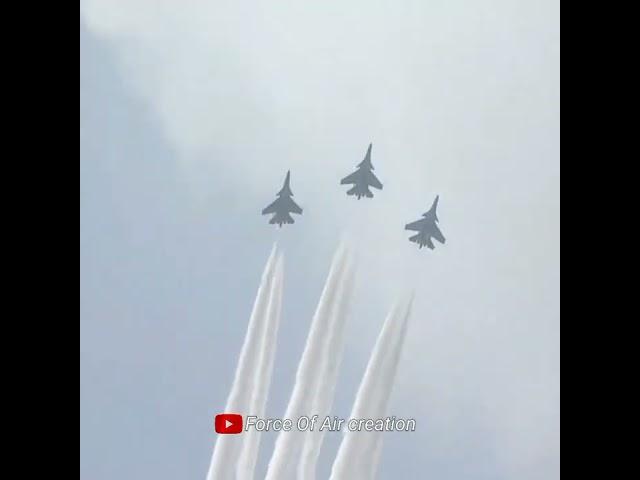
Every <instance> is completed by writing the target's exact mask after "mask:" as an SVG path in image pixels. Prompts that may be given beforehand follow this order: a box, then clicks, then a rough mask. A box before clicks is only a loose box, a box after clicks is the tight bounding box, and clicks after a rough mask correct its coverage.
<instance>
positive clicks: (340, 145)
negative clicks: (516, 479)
mask: <svg viewBox="0 0 640 480" xmlns="http://www.w3.org/2000/svg"><path fill="white" fill-rule="evenodd" d="M82 15H83V19H84V22H85V23H86V25H87V26H88V27H89V28H91V29H92V31H93V32H94V33H97V34H99V35H101V36H102V37H103V38H104V39H105V40H106V41H108V42H109V43H110V44H111V45H112V46H113V48H114V50H115V51H116V52H117V54H118V58H119V59H120V60H121V64H122V71H123V77H124V78H126V80H127V81H128V82H130V85H131V87H132V88H133V90H134V91H135V92H137V94H138V95H140V96H141V97H143V98H144V99H145V100H146V101H147V103H148V105H149V106H150V107H151V108H152V109H153V110H154V111H155V113H156V114H157V115H158V118H159V119H160V120H161V122H162V125H163V127H164V130H165V133H166V135H167V137H168V138H169V139H170V140H171V142H172V145H173V146H174V148H175V149H176V151H177V155H178V158H179V161H180V163H181V164H182V165H184V172H185V175H186V176H188V177H190V178H191V179H192V180H193V183H194V185H195V187H194V188H196V189H200V188H202V185H212V184H215V179H216V177H217V176H218V175H219V173H220V171H225V172H230V174H229V175H226V176H225V178H236V179H237V183H236V184H231V185H225V186H222V185H218V188H238V187H243V188H245V189H246V191H247V197H248V201H252V202H257V203H259V202H261V201H263V200H264V201H265V202H267V201H268V200H269V199H270V198H271V196H272V195H273V193H275V191H276V190H277V188H278V184H279V183H280V182H281V181H282V177H283V175H284V172H285V171H286V170H287V169H289V168H290V169H291V170H292V175H293V178H292V185H293V191H294V193H295V194H296V200H297V201H298V202H299V203H300V204H301V205H302V206H303V207H304V208H305V216H304V217H303V220H301V222H300V227H301V228H302V226H303V225H304V228H305V229H306V232H307V233H305V235H306V237H305V238H307V239H308V241H309V242H310V245H312V244H314V243H317V242H322V241H327V240H328V241H330V242H335V237H336V234H334V235H333V236H329V235H328V234H327V233H326V232H337V231H341V230H343V229H346V230H347V231H348V232H350V235H351V237H352V239H353V240H354V241H355V243H356V244H357V245H358V246H359V250H360V256H361V259H360V260H361V261H360V267H359V278H360V279H361V285H360V286H359V292H357V293H356V295H355V298H356V303H358V300H357V299H358V298H360V299H364V298H367V299H369V300H368V301H367V302H362V305H361V306H360V307H357V308H356V313H359V316H358V317H357V318H355V319H354V320H355V323H356V326H355V327H354V328H357V329H359V331H360V332H362V327H363V326H364V325H366V326H368V325H370V324H371V322H372V320H371V315H373V314H375V315H376V316H375V320H374V323H375V325H376V327H377V326H379V325H380V324H381V322H382V316H383V314H384V312H385V311H386V309H387V307H388V305H389V304H390V302H391V300H392V298H393V297H394V296H395V295H396V294H397V293H399V292H401V291H403V290H405V289H406V288H414V289H415V290H416V306H415V314H414V319H413V321H412V325H411V326H410V335H409V338H408V344H407V351H406V352H405V355H404V359H405V363H404V367H403V368H405V369H406V372H407V373H412V374H413V378H420V379H421V380H420V381H417V382H412V381H409V380H408V378H409V375H408V374H407V375H406V376H405V377H404V380H400V389H399V392H398V395H397V398H398V401H403V402H406V403H407V404H409V403H411V402H412V399H415V398H420V401H419V402H417V401H415V400H413V403H414V404H415V408H418V409H430V410H431V411H433V410H436V411H437V412H438V413H439V415H440V418H441V419H442V420H441V424H440V425H436V426H435V427H434V428H436V431H435V432H434V435H437V434H441V435H442V436H443V437H444V436H445V435H454V436H455V435H458V434H461V433H460V432H461V431H462V430H464V428H465V425H464V424H457V423H456V422H455V419H456V418H457V414H458V413H459V412H460V410H461V409H464V408H466V407H467V405H468V402H469V401H473V402H475V405H476V406H477V407H478V413H477V415H478V421H481V422H486V423H487V424H488V425H490V426H491V427H490V428H488V430H489V431H490V432H491V435H492V436H493V437H492V440H493V441H494V442H495V444H496V450H497V451H499V452H501V454H500V458H499V461H500V462H502V465H503V467H504V469H505V471H507V472H509V473H511V474H512V475H511V476H520V477H521V476H522V475H520V474H523V472H526V471H529V470H530V471H543V470H540V469H539V468H538V467H540V466H539V463H540V462H542V463H544V465H547V466H548V468H549V469H552V470H553V469H555V464H554V462H555V459H556V457H557V451H558V446H557V442H556V438H557V435H558V412H557V408H558V401H557V397H558V388H559V387H558V385H557V383H558V382H557V377H558V369H559V365H558V345H557V338H558V335H559V332H558V322H559V317H558V316H559V285H558V281H559V279H558V277H559V158H558V155H559V114H558V109H559V80H558V77H559V52H558V49H559V26H558V25H559V21H558V16H559V6H558V5H557V2H555V1H552V0H547V1H542V2H533V1H531V2H525V1H513V0H492V1H490V2H473V1H462V0H453V1H440V0H431V1H417V0H410V1H405V2H384V1H374V2H365V1H353V2H344V1H337V0H328V1H325V2H315V3H312V2H299V1H292V0H288V1H281V2H267V1H256V2H242V1H217V2H211V1H204V0H193V1H184V2H183V1H180V2H178V1H177V0H175V1H169V0H165V1H152V0H118V1H116V0H85V1H84V2H83V3H82ZM370 141H373V143H374V147H373V163H374V166H375V167H376V173H377V175H378V176H379V178H380V179H381V181H382V182H383V183H384V184H385V188H384V190H383V191H382V192H380V193H379V194H378V195H377V197H376V198H375V199H374V200H373V201H371V202H368V203H365V201H362V202H360V203H358V202H356V201H352V200H351V199H347V198H346V197H345V196H344V192H342V191H341V189H340V186H339V185H338V184H337V180H338V179H339V178H340V177H341V176H343V175H346V174H347V173H349V172H350V171H351V170H352V168H353V167H354V166H355V164H356V163H357V162H359V161H360V159H361V157H362V156H363V155H364V152H365V149H366V145H367V144H368V143H369V142H370ZM436 193H439V194H440V195H441V202H440V207H439V210H440V218H441V228H442V230H443V232H444V234H445V236H446V237H447V238H448V243H447V245H445V246H443V247H439V248H438V249H437V250H436V251H435V252H424V251H420V252H418V251H417V250H415V249H414V248H412V247H413V246H412V245H408V243H407V242H406V237H407V235H406V234H405V233H406V232H404V231H403V230H402V228H403V225H404V223H406V222H408V221H411V220H414V219H415V218H417V217H418V216H419V215H420V214H421V213H423V212H424V211H425V210H426V209H427V208H428V206H429V205H430V203H431V201H432V199H433V196H434V195H435V194H436ZM303 222H304V223H303ZM285 302H287V298H286V296H285ZM378 317H379V318H378ZM362 335H364V336H363V337H362V338H363V341H362V342H360V343H359V345H362V347H361V349H362V358H364V357H365V356H366V353H367V352H366V351H367V350H368V348H369V347H370V345H371V343H372V342H373V337H374V335H375V329H368V330H365V331H364V332H363V333H362ZM367 340H369V342H368V343H367V342H366V341H367ZM401 377H402V375H401ZM540 468H542V467H540ZM552 473H553V474H554V475H555V474H556V472H555V471H554V470H553V472H552ZM516 474H517V475H516ZM538 478H543V477H542V476H540V477H538ZM545 478H549V477H545Z"/></svg>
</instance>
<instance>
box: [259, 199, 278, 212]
mask: <svg viewBox="0 0 640 480" xmlns="http://www.w3.org/2000/svg"><path fill="white" fill-rule="evenodd" d="M277 210H278V200H276V201H274V202H273V203H272V204H271V205H269V206H268V207H266V208H264V209H263V210H262V215H268V214H270V213H276V211H277Z"/></svg>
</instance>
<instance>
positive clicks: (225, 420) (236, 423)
mask: <svg viewBox="0 0 640 480" xmlns="http://www.w3.org/2000/svg"><path fill="white" fill-rule="evenodd" d="M215 425H216V433H220V434H222V435H228V434H236V433H242V415H238V414H237V413H221V414H220V415H216V421H215Z"/></svg>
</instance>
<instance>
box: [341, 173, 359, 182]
mask: <svg viewBox="0 0 640 480" xmlns="http://www.w3.org/2000/svg"><path fill="white" fill-rule="evenodd" d="M358 174H359V172H357V171H356V172H353V173H352V174H351V175H347V176H346V177H344V178H343V179H342V180H340V185H349V184H352V183H357V182H358V181H359V180H360V178H359V176H358Z"/></svg>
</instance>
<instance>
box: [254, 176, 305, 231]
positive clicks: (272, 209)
mask: <svg viewBox="0 0 640 480" xmlns="http://www.w3.org/2000/svg"><path fill="white" fill-rule="evenodd" d="M290 179H291V172H287V176H286V177H285V179H284V185H283V186H282V189H281V190H280V191H279V192H278V193H277V196H278V198H277V199H276V200H275V201H274V202H273V203H272V204H271V205H269V206H268V207H267V208H265V209H264V210H262V215H269V214H270V213H274V214H275V215H274V216H273V217H272V218H271V220H269V223H270V224H272V225H275V224H276V223H277V224H278V226H279V227H282V224H283V223H287V224H291V223H294V221H293V218H291V215H289V214H290V213H295V214H297V215H301V214H302V209H301V208H300V207H299V206H298V205H297V204H296V202H294V201H293V199H292V198H291V197H293V192H292V191H291V187H290V186H289V181H290Z"/></svg>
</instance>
